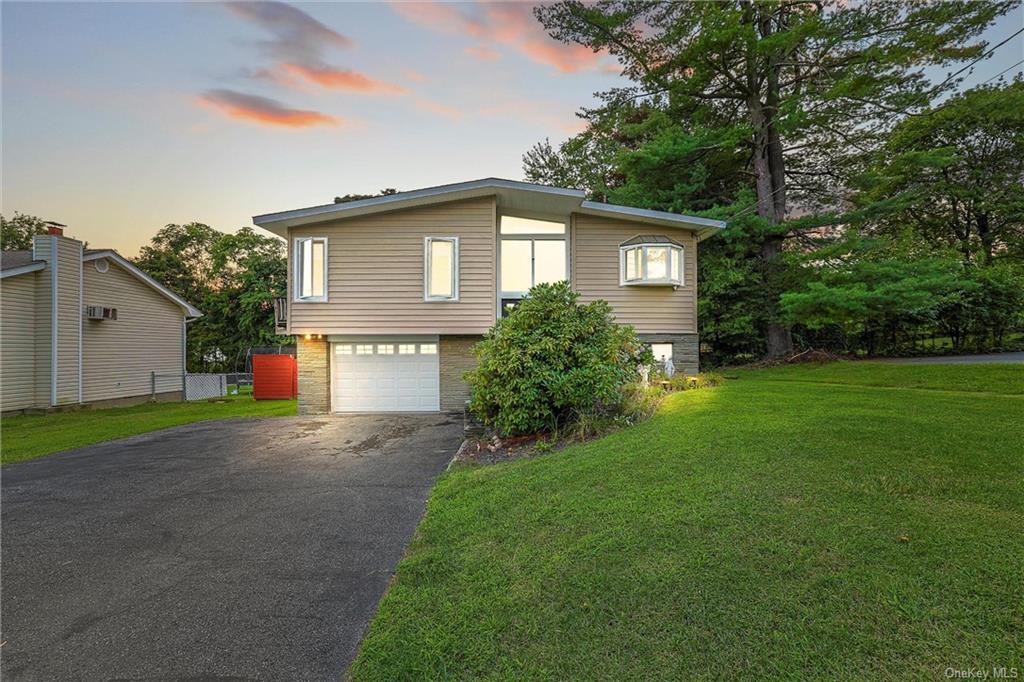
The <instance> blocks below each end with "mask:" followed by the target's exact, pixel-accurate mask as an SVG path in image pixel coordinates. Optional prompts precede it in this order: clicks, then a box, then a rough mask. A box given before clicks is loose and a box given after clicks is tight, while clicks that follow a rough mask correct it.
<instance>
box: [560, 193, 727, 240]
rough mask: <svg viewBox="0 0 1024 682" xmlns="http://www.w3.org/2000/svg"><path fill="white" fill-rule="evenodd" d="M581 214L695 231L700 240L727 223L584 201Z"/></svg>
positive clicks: (581, 205) (722, 227)
mask: <svg viewBox="0 0 1024 682" xmlns="http://www.w3.org/2000/svg"><path fill="white" fill-rule="evenodd" d="M580 213H583V214H586V215H596V216H603V217H616V218H628V219H629V220H632V221H634V222H640V223H646V224H648V225H660V226H662V227H677V228H682V229H689V230H694V231H695V232H697V233H698V237H699V238H703V236H702V235H705V234H706V236H710V235H711V234H714V233H715V232H717V231H718V230H722V229H725V226H726V224H725V222H723V221H721V220H712V219H710V218H700V217H698V216H689V215H681V214H678V213H669V212H667V211H652V210H650V209H646V208H631V207H629V206H619V205H617V204H603V203H601V202H598V201H584V202H583V203H582V204H580Z"/></svg>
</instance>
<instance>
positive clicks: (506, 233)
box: [498, 216, 569, 314]
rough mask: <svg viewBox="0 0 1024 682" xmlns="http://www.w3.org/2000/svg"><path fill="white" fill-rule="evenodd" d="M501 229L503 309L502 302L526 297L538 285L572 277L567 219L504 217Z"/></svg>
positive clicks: (499, 294)
mask: <svg viewBox="0 0 1024 682" xmlns="http://www.w3.org/2000/svg"><path fill="white" fill-rule="evenodd" d="M498 231H499V233H500V235H501V237H500V244H499V249H500V251H501V256H500V259H499V261H498V262H499V287H500V290H499V292H498V299H499V311H503V310H504V309H505V305H504V303H502V302H504V301H514V300H518V299H520V298H522V297H523V296H525V295H526V292H528V291H529V290H530V289H531V288H532V287H533V286H534V285H537V284H545V283H547V284H553V283H555V282H561V281H563V280H567V279H569V248H568V243H567V237H568V227H567V225H566V223H565V221H553V220H540V219H537V218H523V217H519V216H501V222H500V225H499V229H498ZM499 314H504V313H503V312H499Z"/></svg>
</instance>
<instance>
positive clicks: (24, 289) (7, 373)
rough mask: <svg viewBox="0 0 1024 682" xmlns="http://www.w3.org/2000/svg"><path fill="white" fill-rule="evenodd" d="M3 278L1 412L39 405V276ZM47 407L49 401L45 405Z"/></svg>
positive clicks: (0, 303) (0, 291) (0, 302)
mask: <svg viewBox="0 0 1024 682" xmlns="http://www.w3.org/2000/svg"><path fill="white" fill-rule="evenodd" d="M37 274H38V273H35V272H29V273H26V274H23V275H15V276H14V277H7V278H6V279H3V280H0V311H2V315H0V318H2V319H0V376H2V377H3V385H2V386H0V397H2V401H0V411H4V412H6V411H8V410H23V409H25V408H26V407H36V406H38V404H37V403H36V386H35V367H36V348H35V346H36V329H35V321H36V296H35V289H36V277H37ZM43 406H45V404H44V405H43Z"/></svg>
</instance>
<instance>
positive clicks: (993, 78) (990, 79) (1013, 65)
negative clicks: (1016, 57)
mask: <svg viewBox="0 0 1024 682" xmlns="http://www.w3.org/2000/svg"><path fill="white" fill-rule="evenodd" d="M1021 64H1024V59H1022V60H1020V61H1019V62H1017V63H1016V64H1012V65H1010V66H1008V67H1006V68H1005V69H1003V70H1002V71H1000V72H999V73H997V74H996V75H994V76H992V77H991V78H989V79H988V80H986V81H982V82H981V83H979V84H978V85H985V83H988V82H990V81H994V80H995V79H997V78H999V77H1000V76H1002V75H1003V74H1004V73H1006V72H1007V71H1009V70H1011V69H1014V68H1016V67H1018V66H1020V65H1021ZM975 87H978V86H977V85H976V86H975Z"/></svg>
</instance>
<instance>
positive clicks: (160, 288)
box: [82, 249, 203, 317]
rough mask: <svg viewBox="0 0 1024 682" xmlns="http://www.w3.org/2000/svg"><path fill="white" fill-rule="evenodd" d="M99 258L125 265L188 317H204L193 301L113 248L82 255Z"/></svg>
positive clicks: (94, 258) (87, 259) (89, 259)
mask: <svg viewBox="0 0 1024 682" xmlns="http://www.w3.org/2000/svg"><path fill="white" fill-rule="evenodd" d="M99 258H110V259H111V260H113V261H115V262H116V263H117V264H118V265H120V266H121V267H123V268H124V269H125V270H127V271H128V272H130V273H131V274H133V275H135V276H136V277H137V278H139V279H140V280H142V281H143V282H145V283H146V284H148V285H149V286H150V287H152V288H153V289H155V290H156V291H157V292H159V293H161V294H163V295H164V296H166V297H167V298H169V299H171V300H172V301H174V302H175V303H177V304H178V305H179V306H181V307H182V308H183V309H184V310H185V315H186V317H202V316H203V313H202V311H200V310H199V309H198V308H196V307H195V306H193V305H192V304H191V303H189V302H188V301H186V300H185V299H183V298H182V297H180V296H178V295H177V294H176V293H174V292H173V291H171V290H170V289H168V288H167V287H165V286H164V285H163V284H160V282H158V281H156V280H155V279H153V278H152V277H151V276H150V275H148V274H146V273H145V272H144V271H142V270H140V269H139V268H137V267H136V266H135V265H134V264H133V263H132V262H131V261H130V260H128V259H127V258H125V257H124V256H122V255H121V254H119V253H118V252H117V251H114V250H112V249H104V250H102V251H93V252H92V253H88V254H86V255H84V256H82V262H83V263H84V262H86V261H93V260H97V259H99Z"/></svg>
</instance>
